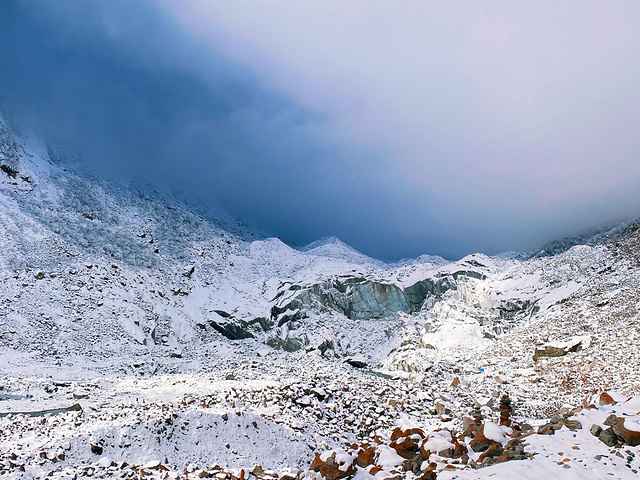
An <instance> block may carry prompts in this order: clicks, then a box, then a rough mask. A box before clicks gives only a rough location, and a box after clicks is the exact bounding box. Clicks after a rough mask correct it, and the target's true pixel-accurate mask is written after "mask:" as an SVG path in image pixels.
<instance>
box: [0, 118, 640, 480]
mask: <svg viewBox="0 0 640 480" xmlns="http://www.w3.org/2000/svg"><path fill="white" fill-rule="evenodd" d="M0 166H2V167H3V168H2V171H0V248H1V249H2V254H1V255H0V473H3V474H4V476H5V477H6V478H44V477H45V476H47V475H49V477H52V478H74V477H76V478H85V477H90V476H92V477H100V476H102V477H104V476H116V477H123V478H125V477H128V478H134V477H135V476H136V475H137V476H138V477H139V476H144V475H146V473H145V472H147V473H148V475H147V476H148V477H150V478H153V477H159V478H177V477H184V476H187V477H193V478H196V477H198V476H200V477H205V476H207V475H211V476H216V475H217V477H216V478H220V479H222V478H226V477H228V476H229V475H235V476H236V477H240V478H248V477H249V475H250V472H253V473H252V475H254V476H256V477H265V478H266V477H269V476H270V475H271V476H273V475H276V476H282V475H284V474H289V475H293V476H296V475H300V476H307V477H308V478H312V477H314V476H317V475H318V474H317V473H316V472H314V471H309V467H310V465H311V464H312V462H313V461H314V459H315V457H316V454H318V453H322V452H328V451H332V450H333V451H334V453H335V452H337V450H336V449H342V451H344V453H340V454H339V455H338V456H336V457H335V458H342V459H349V458H352V457H351V456H350V455H355V453H354V452H356V450H354V449H353V448H355V447H353V445H354V444H356V445H360V446H362V445H364V444H365V443H366V442H370V443H371V444H372V445H377V447H375V448H376V449H377V450H376V452H377V453H376V454H375V455H376V457H375V458H376V460H375V461H376V462H378V464H376V466H379V467H380V470H379V471H378V472H377V473H375V472H373V473H372V472H371V469H372V468H373V467H372V465H373V464H370V465H369V466H367V467H366V468H364V467H357V469H356V470H354V471H353V472H351V471H350V473H349V475H348V476H358V477H359V478H373V477H374V476H375V477H376V478H377V479H379V480H382V478H387V477H392V476H396V475H402V476H403V477H406V478H413V477H420V475H423V478H424V479H427V478H428V477H427V476H425V475H427V473H422V474H419V473H418V472H411V471H408V470H406V469H405V467H406V466H405V467H402V462H400V463H399V464H394V461H397V460H398V458H397V454H396V453H395V450H393V448H392V447H389V446H388V445H390V438H391V435H392V432H393V431H394V429H395V428H396V427H400V428H401V429H410V428H419V429H422V430H423V431H424V432H425V436H426V435H427V434H428V433H429V432H432V431H434V430H438V429H448V431H445V430H440V433H437V432H436V433H434V434H432V435H431V437H430V438H429V439H423V440H425V444H427V442H431V443H429V445H436V444H437V445H444V444H445V443H446V442H449V443H451V442H453V437H452V436H451V434H450V433H448V432H449V431H455V432H458V434H461V432H462V430H463V426H464V417H466V416H468V415H469V414H470V412H471V411H472V409H474V408H476V407H480V408H481V410H482V412H483V415H484V417H485V419H486V421H487V423H486V425H487V427H486V428H487V429H490V428H492V427H490V425H493V424H494V423H490V422H497V421H498V415H499V413H498V407H499V399H500V398H501V396H502V395H505V394H507V395H508V396H509V397H510V399H511V402H512V405H513V413H514V418H515V420H516V421H517V422H520V423H521V424H530V425H532V426H533V427H537V426H539V425H543V424H545V422H547V421H548V419H549V418H551V417H552V416H554V415H557V414H559V412H563V411H564V412H565V413H566V412H568V411H569V408H573V407H577V406H580V405H582V404H583V401H584V400H585V398H591V397H593V396H594V395H596V397H597V394H599V393H600V392H602V391H605V390H606V391H609V392H613V391H615V392H618V393H617V394H615V395H619V397H616V400H618V401H617V403H615V404H613V405H597V408H594V409H586V410H583V411H581V412H578V413H576V414H575V415H574V416H573V417H571V418H573V419H576V420H578V421H580V422H581V424H582V426H583V428H582V429H579V430H577V431H571V430H568V429H567V428H565V427H563V428H561V429H559V430H558V431H557V432H556V433H555V434H554V435H537V434H534V435H531V436H527V437H526V439H525V440H523V441H525V442H526V444H527V445H526V446H525V447H523V448H524V452H526V453H531V454H534V455H532V456H531V455H529V456H527V458H526V459H521V460H513V459H512V460H510V461H507V462H504V463H497V464H495V465H494V464H492V462H493V461H487V462H484V463H482V462H477V460H478V457H479V453H478V454H475V453H473V452H470V454H469V455H468V457H469V458H468V460H470V461H468V462H463V461H461V460H460V459H459V458H457V459H451V458H449V457H447V456H443V455H440V454H439V453H441V451H439V450H438V451H433V452H431V453H432V456H431V457H427V458H426V459H423V460H424V463H423V467H424V468H423V470H422V471H423V472H427V471H428V470H429V468H430V467H428V465H429V464H432V465H435V466H433V470H434V472H439V473H438V478H541V477H542V476H544V475H548V476H551V477H554V478H635V477H636V472H637V470H638V468H639V462H638V457H637V454H638V448H637V447H634V446H629V445H625V446H618V447H616V446H615V445H614V446H607V445H605V444H604V443H603V442H602V441H601V440H600V439H599V438H598V437H596V436H594V435H592V434H591V433H590V428H591V426H592V425H596V424H598V425H602V424H603V423H604V421H605V419H606V417H607V416H608V415H609V414H611V413H612V412H614V411H615V414H616V415H618V416H625V417H627V418H628V419H629V423H628V425H627V424H626V423H625V425H627V428H629V429H631V430H632V429H637V428H640V427H637V421H638V414H639V413H640V412H639V410H640V405H639V404H638V400H637V399H636V398H635V396H637V395H640V369H639V368H638V365H640V348H639V346H640V326H639V325H640V324H639V322H638V320H639V318H638V316H639V311H638V310H639V309H640V295H639V294H638V291H639V290H638V286H639V285H640V263H639V261H638V258H639V255H640V233H639V230H638V226H637V225H631V226H628V227H626V228H623V227H619V228H616V229H614V230H612V231H611V232H613V233H611V234H610V235H609V236H603V235H600V236H598V237H597V238H596V237H592V241H585V242H584V243H585V244H584V245H576V246H573V247H572V248H570V249H568V250H564V251H562V249H558V251H554V252H553V253H555V254H554V255H552V256H543V255H534V256H528V255H523V254H505V255H500V256H496V257H489V256H486V255H482V254H474V255H469V256H467V257H465V258H463V259H460V260H458V261H455V262H449V261H446V260H444V259H442V258H440V257H434V256H429V255H423V256H421V257H419V258H417V259H413V260H403V261H400V262H396V263H393V264H389V263H384V262H381V261H379V260H375V259H372V258H369V257H367V256H365V255H363V254H361V253H359V252H357V251H356V250H354V249H353V248H351V247H349V246H348V245H346V244H344V243H342V242H341V241H340V240H338V239H336V238H333V237H331V238H326V239H322V240H319V241H317V242H314V243H312V244H310V245H309V246H307V247H305V248H302V249H295V248H292V247H290V246H288V245H286V244H284V243H283V242H281V241H280V240H278V239H274V238H264V237H263V236H261V235H259V234H258V233H256V232H254V231H251V230H250V229H248V228H247V227H246V226H245V225H244V224H243V223H242V222H241V221H239V220H237V219H235V218H234V217H233V216H231V215H229V214H225V213H223V212H221V213H219V214H217V215H216V216H215V218H211V217H208V216H204V215H201V214H199V213H198V211H197V210H195V209H194V208H193V207H190V206H187V205H186V204H185V203H184V202H182V201H180V200H179V199H177V198H174V197H171V196H170V195H166V194H160V193H158V192H155V191H154V190H153V189H151V188H149V187H140V186H137V187H135V186H124V185H115V184H112V183H109V182H106V181H104V180H101V179H98V178H92V177H89V176H87V175H84V174H80V173H77V172H75V173H74V172H73V171H72V169H71V168H70V167H69V166H68V165H67V164H66V163H65V162H64V160H59V159H58V156H57V155H56V154H55V153H53V152H52V151H51V150H50V149H48V148H47V147H46V144H45V143H44V142H43V141H41V140H39V139H38V138H36V137H35V136H33V135H29V136H28V137H27V136H23V137H17V136H15V135H14V134H13V133H12V132H11V131H10V130H9V128H8V127H6V126H5V125H4V123H2V121H1V119H0ZM558 245H560V243H558ZM536 352H537V353H536ZM534 354H535V360H534ZM551 355H554V356H551ZM615 395H614V396H615ZM628 398H632V399H631V400H627V399H628ZM596 403H597V402H596ZM633 422H636V423H633ZM496 428H498V427H497V425H496ZM487 431H489V430H487ZM442 432H446V433H442ZM496 432H497V431H493V435H491V436H492V437H495V436H497V435H498V433H496ZM511 433H513V432H511ZM447 435H448V437H447ZM447 438H448V439H449V440H447ZM500 438H501V439H502V440H503V442H502V443H504V444H505V446H506V443H507V442H508V441H509V439H510V438H511V437H507V436H504V438H502V437H500ZM416 441H417V440H416ZM420 441H422V440H420ZM443 442H444V443H443ZM460 442H462V443H463V444H465V445H467V444H468V442H469V440H465V439H464V438H463V439H462V440H460ZM350 448H351V449H352V450H349V449H350ZM358 448H364V447H358ZM434 448H435V447H434ZM349 452H351V453H349ZM372 452H373V450H372ZM327 455H328V454H327ZM327 455H324V456H323V457H322V459H323V460H322V461H326V460H327V458H330V457H328V456H327ZM620 455H622V456H620ZM353 459H355V457H353ZM394 459H395V460H394ZM405 460H406V459H405ZM345 461H346V460H345ZM354 461H355V460H354ZM473 464H475V465H476V466H477V467H480V466H481V467H482V468H478V469H476V468H472V465H473ZM213 465H219V467H220V469H213V470H212V469H210V467H211V466H213ZM256 465H260V466H261V468H262V469H258V470H254V467H255V466H256ZM345 465H346V464H345ZM145 466H146V467H145ZM344 468H347V467H346V466H345V467H344ZM354 468H355V467H354ZM141 469H142V470H141ZM394 469H396V470H398V471H397V472H395V473H394ZM270 471H274V472H276V473H270ZM300 472H302V473H300ZM343 473H345V475H346V471H345V472H343ZM343 476H344V475H343ZM138 477H135V478H138ZM328 480H333V479H328Z"/></svg>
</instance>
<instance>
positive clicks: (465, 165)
mask: <svg viewBox="0 0 640 480" xmlns="http://www.w3.org/2000/svg"><path fill="white" fill-rule="evenodd" d="M585 5H586V3H585V2H564V3H562V4H561V5H558V4H556V3H555V2H549V3H547V2H535V4H533V3H531V2H512V1H509V2H468V3H466V2H460V3H455V4H451V3H450V2H449V3H447V4H446V6H444V5H443V4H442V3H441V2H433V3H432V2H425V1H420V2H413V1H406V2H383V1H373V0H371V1H366V2H365V1H364V0H362V1H361V0H352V1H349V2H344V1H341V2H338V1H335V2H334V1H329V0H328V1H326V2H313V3H311V2H297V1H292V0H291V1H287V0H274V1H272V2H256V1H249V0H234V1H229V2H205V1H197V0H186V1H181V2H170V1H168V0H167V1H164V2H161V3H156V2H146V1H138V2H125V1H122V0H111V1H108V2H107V1H57V2H44V1H36V0H27V1H20V2H18V1H15V2H12V1H6V2H1V3H0V57H1V58H2V59H3V60H2V62H3V69H2V74H1V75H0V94H1V95H2V97H1V98H2V101H3V105H4V108H6V109H9V110H10V111H11V112H13V113H14V115H15V116H16V117H19V118H20V119H21V120H23V121H25V122H28V123H31V124H34V123H37V126H38V128H40V129H42V130H43V131H44V132H45V133H46V134H47V135H49V136H51V137H52V138H55V139H56V140H57V141H58V142H60V143H62V144H66V145H70V146H71V147H72V148H74V149H77V150H79V151H81V152H82V154H83V159H84V160H85V162H87V165H88V166H90V167H92V168H96V169H99V170H102V171H103V172H106V173H110V174H112V175H117V174H120V173H122V172H125V173H128V174H133V175H137V176H139V177H142V178H145V179H148V180H149V181H152V182H155V183H158V184H161V185H166V186H169V187H171V188H179V189H182V190H185V191H188V192H191V193H192V194H193V195H195V196H197V197H200V198H203V199H205V200H206V201H209V202H222V203H223V204H225V205H227V206H228V207H230V208H231V209H233V210H235V211H237V212H238V213H239V214H241V215H245V216H248V217H250V218H253V219H255V220H257V221H258V222H259V223H261V224H262V226H263V227H264V228H266V229H268V230H270V231H272V232H273V233H274V234H277V235H280V236H282V237H283V238H284V239H285V240H288V241H293V242H297V243H304V242H307V241H311V240H313V239H315V238H316V237H318V236H322V235H329V234H336V235H338V236H339V237H341V238H342V239H343V240H345V241H347V242H348V243H350V244H352V245H354V246H355V247H356V248H359V249H361V250H363V251H364V252H366V253H369V254H372V255H375V256H381V257H387V258H389V257H391V258H393V257H396V258H397V257H401V256H414V255H418V254H420V253H425V252H428V253H439V254H443V255H445V256H450V257H452V256H454V257H455V256H460V255H463V254H464V253H468V252H471V251H486V252H488V253H494V252H497V251H501V250H513V249H531V248H534V247H536V246H538V245H539V244H541V243H543V242H544V241H547V240H550V239H553V238H554V237H556V236H559V235H563V234H566V233H570V232H572V231H574V230H578V229H581V228H584V227H587V226H590V225H593V224H597V223H600V222H603V221H606V220H611V219H616V218H622V217H625V216H630V215H637V214H638V213H640V188H638V187H640V161H638V160H639V155H638V154H639V153H640V135H638V134H639V133H640V95H639V92H638V87H637V85H638V81H637V80H638V77H639V74H640V61H639V60H640V58H638V57H639V56H640V54H639V53H638V50H637V48H635V46H636V45H638V44H640V31H639V30H638V29H637V21H638V19H640V5H638V4H637V3H635V2H628V3H625V2H618V3H616V4H611V3H606V2H588V7H589V8H587V6H585Z"/></svg>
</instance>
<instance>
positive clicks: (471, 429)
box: [306, 395, 534, 480]
mask: <svg viewBox="0 0 640 480" xmlns="http://www.w3.org/2000/svg"><path fill="white" fill-rule="evenodd" d="M511 412H512V407H511V400H510V399H509V397H507V396H506V395H505V396H503V397H502V398H501V402H500V425H498V424H495V423H493V422H489V421H484V419H483V416H482V412H481V410H480V409H479V408H476V409H474V410H473V411H472V412H471V416H470V417H465V419H464V425H463V433H462V434H460V435H456V433H455V432H452V431H451V430H449V429H446V428H443V429H438V430H434V431H433V432H431V433H430V434H428V435H427V434H425V432H424V431H423V430H422V429H420V428H409V429H406V430H402V429H400V428H395V429H394V430H393V432H392V433H391V438H390V441H389V442H388V443H386V444H384V443H382V442H381V441H380V439H379V438H378V437H376V441H377V443H375V444H370V443H361V444H353V445H351V446H350V447H349V448H347V449H346V450H341V449H338V450H330V451H326V452H322V453H318V454H317V455H316V457H315V458H314V460H313V462H312V463H311V466H310V469H309V470H310V471H309V472H308V473H307V474H306V478H307V479H309V480H319V479H323V480H339V479H342V478H353V477H354V476H355V475H356V474H357V473H358V471H360V470H363V471H364V472H366V473H368V474H370V475H376V474H377V473H378V472H381V471H383V472H385V473H388V474H389V476H391V477H393V478H397V479H402V478H411V479H417V480H433V479H435V478H436V475H437V472H439V471H442V470H452V469H458V468H466V467H467V466H470V467H473V468H479V467H483V466H487V465H492V464H494V463H498V462H506V461H509V460H524V459H527V458H531V457H532V454H530V453H526V452H525V451H524V449H525V446H526V444H525V443H523V439H524V438H526V437H527V436H528V435H530V434H532V433H534V432H533V431H532V429H531V428H528V429H527V431H526V432H523V428H522V427H521V426H520V425H517V424H515V423H514V422H512V419H511Z"/></svg>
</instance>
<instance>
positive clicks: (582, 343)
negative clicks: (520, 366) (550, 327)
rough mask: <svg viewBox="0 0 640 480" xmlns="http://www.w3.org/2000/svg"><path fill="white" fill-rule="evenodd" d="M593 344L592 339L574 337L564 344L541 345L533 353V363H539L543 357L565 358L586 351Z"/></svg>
mask: <svg viewBox="0 0 640 480" xmlns="http://www.w3.org/2000/svg"><path fill="white" fill-rule="evenodd" d="M590 344H591V337H589V336H580V337H572V338H570V339H568V340H566V341H564V342H551V343H546V344H544V345H541V346H540V347H539V348H536V349H535V351H534V352H533V361H534V362H537V361H538V359H540V358H541V357H563V356H565V355H567V354H568V353H571V352H579V351H581V350H584V349H585V348H587V347H588V346H589V345H590Z"/></svg>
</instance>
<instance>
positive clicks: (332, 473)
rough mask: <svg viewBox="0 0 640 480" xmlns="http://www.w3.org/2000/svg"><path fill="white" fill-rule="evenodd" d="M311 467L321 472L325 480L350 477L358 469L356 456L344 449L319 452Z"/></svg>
mask: <svg viewBox="0 0 640 480" xmlns="http://www.w3.org/2000/svg"><path fill="white" fill-rule="evenodd" d="M309 469H310V470H313V471H314V472H319V473H320V475H322V478H324V479H325V480H338V479H340V478H345V477H350V476H352V475H354V474H355V473H356V471H357V469H356V457H354V456H353V455H351V454H349V453H347V452H345V451H342V450H339V451H333V452H323V453H318V454H317V455H316V456H315V458H314V459H313V462H311V465H310V466H309Z"/></svg>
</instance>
